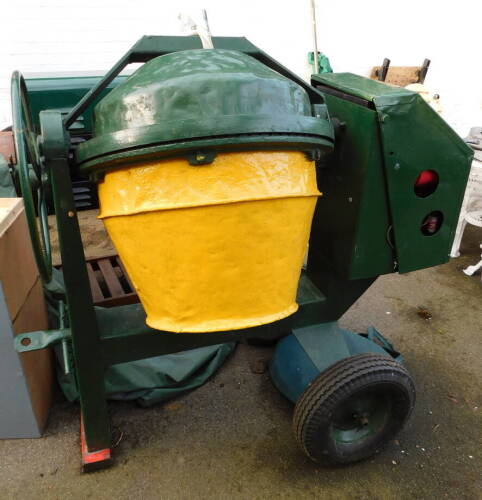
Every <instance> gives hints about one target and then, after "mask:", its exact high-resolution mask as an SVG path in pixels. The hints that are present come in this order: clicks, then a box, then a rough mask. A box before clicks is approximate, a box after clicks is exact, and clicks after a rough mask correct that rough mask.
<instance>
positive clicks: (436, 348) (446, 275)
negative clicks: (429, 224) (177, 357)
mask: <svg viewBox="0 0 482 500" xmlns="http://www.w3.org/2000/svg"><path fill="white" fill-rule="evenodd" d="M480 240H481V238H480V233H478V234H476V232H475V230H470V229H469V230H468V234H467V237H466V239H465V240H464V245H463V247H462V251H463V252H464V253H463V256H462V257H460V258H459V259H455V260H452V261H451V262H450V263H448V264H446V265H444V266H441V267H438V268H432V269H427V270H424V271H419V272H416V273H410V274H408V275H400V276H399V275H391V276H386V277H383V278H380V279H379V280H378V281H377V282H376V283H375V285H374V286H373V287H372V288H371V289H370V290H369V291H368V292H367V293H366V294H365V295H364V296H363V297H362V298H361V299H360V300H359V301H358V302H357V303H356V304H355V305H354V306H353V307H352V308H351V310H350V311H349V312H348V313H347V314H346V315H345V316H344V317H343V318H342V321H341V323H342V325H343V326H345V327H348V328H352V329H354V330H358V331H363V330H364V329H366V327H367V326H369V325H372V324H373V325H375V326H376V328H377V329H379V330H380V331H381V332H383V333H384V334H385V335H386V336H387V337H388V338H389V339H390V340H392V341H393V342H394V343H395V345H396V346H397V347H398V348H399V349H400V350H401V351H402V352H403V354H404V356H405V358H406V362H407V367H408V369H409V370H410V372H411V373H412V375H413V378H414V379H415V382H416V385H417V389H418V400H417V404H416V409H415V412H414V414H413V416H412V418H411V420H410V422H409V424H408V426H407V427H406V429H405V430H404V431H403V432H402V433H401V434H400V436H399V437H398V439H397V440H396V441H394V442H392V443H390V445H389V446H388V447H387V449H386V450H385V451H384V452H383V453H381V454H380V455H378V456H376V457H375V458H373V459H371V460H368V461H365V462H362V463H358V464H356V465H352V466H349V467H342V468H321V467H318V466H316V465H315V464H313V463H311V462H310V461H309V460H308V459H307V458H305V457H304V455H303V454H302V452H301V451H300V450H299V449H298V447H297V445H296V443H295V441H294V438H293V434H292V431H291V416H292V407H291V405H290V404H289V403H288V402H287V401H286V400H285V399H284V398H283V397H282V396H281V395H280V394H279V393H278V392H277V391H276V389H274V387H273V386H272V384H271V382H270V380H269V376H268V374H267V373H266V372H265V373H261V374H259V373H255V372H259V371H260V370H259V365H260V364H262V360H268V359H269V357H270V355H271V350H270V349H269V348H254V347H246V346H239V347H238V349H237V351H236V353H235V354H234V356H233V357H232V358H231V359H230V360H229V361H228V362H227V363H226V364H225V365H224V366H223V368H222V369H221V370H220V372H219V373H218V374H217V375H216V376H215V377H214V378H213V379H212V380H210V381H209V382H208V383H207V384H206V385H205V386H203V387H202V388H200V389H198V390H197V391H195V392H193V393H191V394H189V395H187V396H185V397H182V398H179V399H177V400H174V401H172V402H170V403H168V404H165V405H160V406H157V407H154V408H150V409H141V408H139V407H137V406H136V405H135V404H125V403H117V402H112V403H110V411H111V416H112V418H111V421H112V425H113V427H114V430H115V431H116V432H117V435H120V434H119V432H121V433H122V435H123V438H122V440H121V441H120V442H119V444H118V446H117V447H116V448H115V450H114V455H115V465H114V466H113V467H112V468H111V469H109V470H107V471H101V472H97V473H93V474H90V475H81V474H80V471H79V437H78V428H79V410H78V407H77V406H75V405H69V404H67V403H66V402H65V401H64V400H62V399H61V398H59V402H58V403H57V404H56V405H55V407H54V408H53V410H52V414H51V417H50V423H49V426H48V429H47V432H46V435H45V437H44V438H43V439H38V440H16V441H14V440H11V441H0V484H1V488H2V489H1V492H0V498H1V499H5V500H7V499H16V500H18V499H22V500H23V499H64V498H75V499H84V498H95V499H104V498H106V499H107V498H109V499H130V500H133V499H138V498H139V499H177V498H186V499H187V498H189V499H191V498H196V499H197V498H206V499H207V498H209V499H212V498H222V499H230V498H249V499H251V498H253V499H254V498H260V499H261V498H263V499H265V498H323V499H332V498H333V499H334V498H336V499H340V498H342V499H345V498H346V499H353V500H355V499H356V500H362V499H392V498H396V499H409V498H410V499H411V498H417V499H419V498H427V499H428V498H449V499H458V500H459V499H476V498H482V494H481V491H482V481H481V471H482V457H481V451H480V448H481V444H482V439H481V438H482V423H481V419H480V415H481V412H482V410H481V406H482V401H481V363H480V360H481V358H482V342H481V339H480V336H481V333H482V285H481V283H480V276H477V277H473V278H468V277H466V276H465V275H464V274H462V273H461V272H460V270H461V269H462V268H463V267H465V266H466V265H468V264H471V263H474V262H475V261H476V259H477V256H478V254H480V250H479V248H478V243H480ZM477 252H478V253H477ZM420 307H423V308H425V309H428V310H429V311H430V312H431V314H432V316H433V318H432V319H431V320H426V319H423V318H421V317H420V316H419V315H418V314H417V312H418V311H419V308H420ZM260 360H261V362H260Z"/></svg>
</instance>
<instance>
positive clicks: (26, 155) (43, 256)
mask: <svg viewBox="0 0 482 500" xmlns="http://www.w3.org/2000/svg"><path fill="white" fill-rule="evenodd" d="M11 96H12V115H13V116H12V118H13V125H12V130H13V138H14V143H15V152H16V156H17V164H16V166H15V175H16V177H17V181H18V185H19V186H20V190H21V193H22V197H23V202H24V206H25V214H26V216H27V223H28V230H29V233H30V239H31V241H32V247H33V251H34V255H35V260H36V263H37V267H38V270H39V273H40V276H41V278H42V280H43V282H44V283H45V284H48V283H50V281H51V279H52V253H51V246H50V234H49V224H48V209H47V200H46V198H47V187H48V186H49V185H50V180H49V176H48V172H47V170H46V168H45V165H44V162H43V161H42V158H41V154H40V151H39V148H40V141H39V137H40V136H38V135H37V134H36V132H35V130H34V127H33V123H32V115H31V112H30V105H29V101H28V94H27V89H26V86H25V81H24V79H23V76H22V75H21V74H20V73H19V72H18V71H15V72H14V73H13V75H12V84H11ZM37 215H38V220H37Z"/></svg>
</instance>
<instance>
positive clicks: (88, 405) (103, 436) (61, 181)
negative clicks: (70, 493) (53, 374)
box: [41, 112, 110, 470]
mask: <svg viewBox="0 0 482 500" xmlns="http://www.w3.org/2000/svg"><path fill="white" fill-rule="evenodd" d="M41 122H42V135H43V138H44V144H43V147H44V149H45V150H46V151H45V157H46V158H49V160H48V165H47V166H48V169H49V171H50V176H51V183H52V194H53V199H54V205H55V215H56V218H57V230H58V235H59V245H60V253H61V256H62V269H63V275H64V281H65V290H66V298H67V306H68V315H69V320H70V325H69V326H70V329H71V332H72V347H73V352H74V363H75V373H76V379H77V385H78V389H79V394H80V406H81V412H82V432H81V434H82V435H81V442H82V443H83V446H82V447H83V451H82V454H83V467H84V470H90V469H91V468H92V463H93V461H94V462H96V465H97V468H99V467H101V466H107V465H108V464H109V463H110V451H109V448H110V432H109V426H108V417H107V404H106V399H105V390H104V360H103V356H102V350H101V344H100V335H99V329H98V325H97V319H96V316H95V311H94V307H93V303H92V295H91V291H90V285H89V279H88V275H87V269H86V266H85V255H84V249H83V246H82V239H81V236H80V228H79V222H78V219H77V214H76V212H75V203H74V197H73V192H72V183H71V180H70V175H69V165H68V162H67V153H66V151H67V149H66V147H65V141H64V137H63V128H62V119H61V115H60V113H57V112H42V113H41ZM47 150H48V151H47ZM106 450H107V451H108V453H107V451H106ZM99 451H102V452H103V453H100V454H95V455H92V453H93V452H99ZM89 457H90V459H89V460H88V463H87V462H86V461H85V459H87V458H89Z"/></svg>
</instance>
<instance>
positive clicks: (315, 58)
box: [310, 0, 319, 75]
mask: <svg viewBox="0 0 482 500" xmlns="http://www.w3.org/2000/svg"><path fill="white" fill-rule="evenodd" d="M310 3H311V20H312V25H313V49H314V50H313V64H314V70H315V74H316V75H317V74H318V71H319V67H318V40H317V38H316V7H315V0H311V2H310Z"/></svg>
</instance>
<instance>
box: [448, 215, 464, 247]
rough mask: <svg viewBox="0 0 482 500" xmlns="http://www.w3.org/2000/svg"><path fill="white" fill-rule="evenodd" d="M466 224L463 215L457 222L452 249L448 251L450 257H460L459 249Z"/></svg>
mask: <svg viewBox="0 0 482 500" xmlns="http://www.w3.org/2000/svg"><path fill="white" fill-rule="evenodd" d="M466 225H467V221H466V220H465V217H462V220H461V221H460V222H459V223H458V224H457V230H456V231H455V238H454V242H453V244H452V250H451V251H450V257H460V251H459V249H460V244H461V243H462V237H463V236H464V231H465V226H466Z"/></svg>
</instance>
